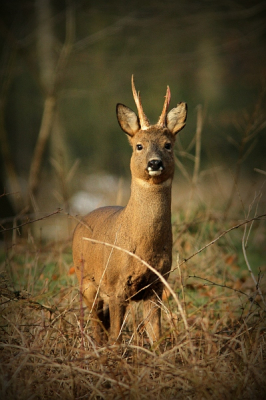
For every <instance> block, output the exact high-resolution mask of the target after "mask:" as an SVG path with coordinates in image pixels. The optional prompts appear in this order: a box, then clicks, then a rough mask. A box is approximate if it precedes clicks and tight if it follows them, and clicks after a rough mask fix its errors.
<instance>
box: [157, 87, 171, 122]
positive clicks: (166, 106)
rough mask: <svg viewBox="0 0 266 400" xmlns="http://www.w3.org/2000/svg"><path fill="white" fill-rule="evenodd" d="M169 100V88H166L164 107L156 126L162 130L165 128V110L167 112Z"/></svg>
mask: <svg viewBox="0 0 266 400" xmlns="http://www.w3.org/2000/svg"><path fill="white" fill-rule="evenodd" d="M170 100H171V92H170V88H169V86H167V89H166V95H165V100H164V105H163V111H162V114H161V115H160V118H159V121H158V123H157V125H158V126H160V127H162V128H163V127H164V126H165V120H166V114H167V110H168V107H169V104H170Z"/></svg>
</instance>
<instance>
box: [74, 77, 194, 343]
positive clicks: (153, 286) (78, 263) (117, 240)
mask: <svg viewBox="0 0 266 400" xmlns="http://www.w3.org/2000/svg"><path fill="white" fill-rule="evenodd" d="M132 90H133V95H134V98H135V102H136V105H137V108H138V114H139V118H138V117H137V116H136V114H135V113H134V112H133V111H132V110H130V109H129V108H128V107H126V106H124V105H122V104H118V105H117V117H118V122H119V124H120V126H121V128H122V129H123V130H124V131H125V132H126V133H127V134H128V136H129V141H130V144H131V145H132V147H133V154H132V157H131V163H130V168H131V175H132V182H131V196H130V199H129V202H128V204H127V206H126V207H102V208H99V209H97V210H94V211H93V212H91V213H90V214H88V215H87V216H86V217H85V218H84V220H83V222H82V223H80V224H79V225H78V226H77V228H76V230H75V232H74V238H73V259H74V264H75V269H76V273H77V277H78V279H79V282H80V286H81V291H82V294H83V297H84V300H85V302H86V303H87V305H88V307H89V309H90V310H91V313H92V320H93V321H94V327H95V339H96V340H97V341H99V342H100V341H101V336H102V334H103V333H102V332H103V330H104V331H105V332H107V331H108V330H109V328H110V334H109V339H110V340H111V341H116V340H118V339H119V335H120V330H121V326H122V323H123V318H124V314H125V309H126V306H127V304H128V302H129V301H130V300H134V301H139V300H144V323H145V325H146V331H147V334H148V336H149V338H150V340H151V342H153V341H155V340H158V339H159V337H160V334H161V324H160V308H159V306H158V301H160V299H161V297H162V291H163V284H162V282H161V281H160V280H159V279H158V277H157V276H156V275H155V274H154V273H153V272H152V271H151V270H150V269H149V268H148V267H146V266H145V265H143V263H141V262H140V261H139V260H137V259H136V258H133V257H132V256H131V255H130V254H128V253H125V252H123V251H121V250H118V249H115V248H111V247H109V246H108V247H107V246H105V245H103V244H99V243H93V242H90V241H87V240H84V239H83V238H84V237H86V238H91V239H95V240H97V241H100V242H105V243H109V244H113V245H115V246H119V247H120V248H121V249H125V250H127V251H129V252H131V253H133V254H136V255H137V256H138V257H140V258H141V259H142V260H144V261H146V262H147V263H148V264H149V265H151V266H152V267H154V268H155V269H156V270H157V271H158V272H160V273H161V274H162V275H164V277H165V278H167V276H168V273H169V271H170V268H171V263H172V227H171V186H172V179H173V175H174V156H173V145H174V141H175V135H176V133H177V132H178V131H180V130H181V129H182V128H183V127H184V125H185V120H186V104H185V103H180V104H178V105H177V107H176V108H174V109H173V110H171V111H170V112H169V113H168V114H167V108H168V105H169V101H170V91H169V88H168V89H167V94H166V99H165V104H164V108H163V112H162V115H161V117H160V119H159V122H158V123H157V124H156V125H150V124H149V122H148V120H147V117H146V116H145V114H144V112H143V109H142V105H141V100H140V96H139V94H137V93H136V91H135V86H134V82H133V77H132ZM146 286H148V287H146ZM96 296H98V298H99V300H98V301H97V302H96Z"/></svg>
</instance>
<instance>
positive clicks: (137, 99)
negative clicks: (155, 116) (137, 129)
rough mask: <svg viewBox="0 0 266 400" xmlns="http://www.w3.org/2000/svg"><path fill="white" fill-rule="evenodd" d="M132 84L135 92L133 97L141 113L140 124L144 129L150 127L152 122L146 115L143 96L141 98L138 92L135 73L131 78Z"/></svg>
mask: <svg viewBox="0 0 266 400" xmlns="http://www.w3.org/2000/svg"><path fill="white" fill-rule="evenodd" d="M131 85H132V92H133V97H134V100H135V103H136V106H137V110H138V114H139V121H140V126H141V129H142V130H145V129H148V128H149V127H150V122H149V120H148V118H147V117H146V115H145V113H144V111H143V108H142V104H141V98H140V93H137V91H136V88H135V84H134V75H132V78H131Z"/></svg>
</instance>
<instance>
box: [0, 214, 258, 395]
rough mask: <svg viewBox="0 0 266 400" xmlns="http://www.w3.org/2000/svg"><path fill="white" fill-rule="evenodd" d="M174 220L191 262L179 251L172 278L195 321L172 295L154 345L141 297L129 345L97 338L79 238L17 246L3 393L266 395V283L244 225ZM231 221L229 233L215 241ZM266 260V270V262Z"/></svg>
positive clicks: (4, 280)
mask: <svg viewBox="0 0 266 400" xmlns="http://www.w3.org/2000/svg"><path fill="white" fill-rule="evenodd" d="M174 218H175V221H174V223H173V231H174V241H175V245H174V254H175V255H177V254H179V252H180V254H181V255H182V258H184V259H189V258H190V259H189V260H188V261H187V262H184V260H183V261H182V260H181V259H180V260H179V258H178V257H176V259H177V262H176V264H174V265H173V272H172V274H171V278H170V285H171V288H172V289H173V290H174V292H175V295H176V296H177V301H178V302H179V303H180V304H179V307H180V305H181V307H182V309H183V312H184V315H185V322H184V318H182V317H181V314H180V309H179V308H178V304H177V301H176V300H175V299H174V297H172V296H171V295H170V294H169V291H167V290H166V292H165V295H164V303H163V304H162V313H163V332H164V336H163V338H162V339H161V342H160V344H159V346H157V347H154V348H152V347H151V346H150V345H149V342H148V340H147V338H146V336H145V332H144V331H143V328H142V325H141V321H140V320H139V319H138V314H139V310H140V308H141V304H137V305H134V304H130V306H129V308H128V313H127V317H126V318H127V321H126V322H127V323H126V324H125V326H124V331H123V343H122V345H121V346H110V347H98V346H96V345H95V343H94V342H93V340H92V339H91V336H90V323H89V320H88V318H87V317H88V311H87V310H86V309H85V308H84V307H83V304H82V302H81V299H80V295H79V290H78V287H77V281H76V279H75V275H74V274H73V269H72V268H71V267H72V258H71V248H70V241H65V242H61V243H60V242H57V243H54V244H46V245H44V244H41V243H37V242H36V240H35V239H33V237H31V236H30V235H29V236H28V240H27V241H26V242H23V241H22V240H21V241H17V243H16V246H13V247H12V248H11V249H9V251H8V252H7V253H6V257H5V260H4V261H3V263H2V273H1V322H0V324H1V344H0V346H1V367H0V368H1V377H0V379H1V393H0V397H1V398H2V399H57V398H58V399H62V398H63V399H95V398H99V399H101V398H103V399H105V398H106V399H122V398H123V399H142V398H143V399H164V398H169V399H178V398H180V399H237V398H241V399H254V398H256V399H263V398H265V394H266V383H265V373H266V365H265V359H266V354H265V350H266V343H265V339H266V331H265V305H264V303H263V301H264V299H263V293H265V284H264V283H263V279H261V276H262V272H263V271H261V272H260V276H259V280H260V282H259V285H257V287H256V286H255V284H254V282H253V280H252V278H251V277H250V273H249V272H248V269H247V268H245V265H244V264H243V262H242V261H241V252H242V251H241V241H242V238H243V234H244V229H243V227H240V228H238V229H235V230H230V228H231V227H233V226H234V225H237V224H236V221H235V219H231V220H229V219H227V220H226V221H225V220H224V219H223V218H222V215H220V218H219V212H218V210H216V213H215V214H214V212H213V213H210V212H209V210H204V208H202V207H198V209H197V210H196V211H195V210H194V212H193V213H191V215H189V216H186V215H185V214H184V213H183V216H182V212H181V210H179V212H178V213H175V214H174ZM264 218H265V217H261V218H260V221H255V222H254V224H253V227H252V231H251V232H250V233H249V237H248V241H249V244H250V246H251V249H252V248H253V247H252V246H254V245H253V242H256V241H257V239H258V237H259V235H260V236H261V235H264V237H263V240H265V224H264V227H263V221H262V220H263V219H264ZM250 225H251V223H249V224H247V225H245V224H244V226H250ZM222 227H223V230H224V231H225V230H226V228H229V229H227V230H228V232H227V233H226V234H224V235H222V236H221V238H220V239H219V240H217V241H214V239H215V238H216V237H219V236H220V234H221V231H222V229H220V228H222ZM210 242H213V243H212V244H211V245H210V246H208V247H207V248H206V249H205V250H203V251H202V252H200V253H197V250H198V249H200V248H201V247H203V245H206V244H208V243H210ZM194 253H197V254H196V255H194V256H192V255H193V254H194ZM243 260H244V258H243ZM264 262H265V261H264ZM257 265H259V266H261V269H263V259H261V260H260V261H259V262H258V263H257ZM264 266H265V264H264ZM254 275H255V278H257V271H254ZM259 288H260V289H261V291H262V297H261V295H260V294H259V291H258V289H259ZM133 309H135V312H134V313H132V310H133ZM134 314H136V318H135V316H134ZM185 325H187V326H188V331H187V330H186V329H185Z"/></svg>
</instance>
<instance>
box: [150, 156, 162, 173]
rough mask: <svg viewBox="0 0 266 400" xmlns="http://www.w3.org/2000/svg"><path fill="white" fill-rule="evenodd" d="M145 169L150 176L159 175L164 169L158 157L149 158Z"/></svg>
mask: <svg viewBox="0 0 266 400" xmlns="http://www.w3.org/2000/svg"><path fill="white" fill-rule="evenodd" d="M147 170H148V173H149V175H150V176H158V175H161V173H162V171H163V170H164V166H163V163H162V160H160V159H154V160H150V161H149V162H148V165H147Z"/></svg>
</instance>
